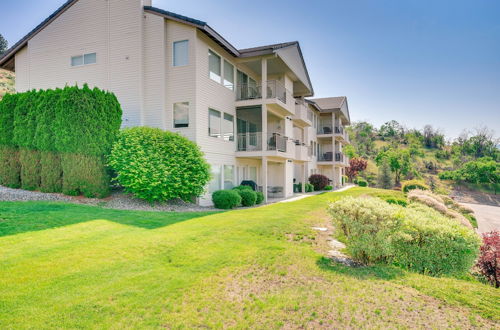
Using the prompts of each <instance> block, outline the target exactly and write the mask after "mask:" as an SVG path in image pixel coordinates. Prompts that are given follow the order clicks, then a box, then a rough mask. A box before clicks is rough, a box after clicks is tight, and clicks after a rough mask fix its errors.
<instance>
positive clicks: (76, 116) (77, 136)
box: [54, 85, 122, 156]
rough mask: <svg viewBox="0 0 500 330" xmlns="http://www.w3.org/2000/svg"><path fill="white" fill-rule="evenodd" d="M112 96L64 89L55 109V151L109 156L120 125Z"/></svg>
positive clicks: (120, 112)
mask: <svg viewBox="0 0 500 330" xmlns="http://www.w3.org/2000/svg"><path fill="white" fill-rule="evenodd" d="M121 116H122V111H121V107H120V104H119V103H118V100H117V99H116V97H115V96H114V94H111V93H108V92H104V91H101V90H99V89H97V88H94V89H90V88H89V87H88V86H87V85H84V86H83V88H78V87H77V86H75V87H65V88H64V90H63V91H62V93H61V97H60V99H59V102H57V107H56V120H55V122H54V133H55V144H56V148H57V150H58V151H59V152H68V153H77V154H85V155H95V156H102V155H106V154H108V153H109V151H110V150H111V147H112V145H113V143H114V141H115V139H116V136H117V134H118V132H119V129H120V126H121Z"/></svg>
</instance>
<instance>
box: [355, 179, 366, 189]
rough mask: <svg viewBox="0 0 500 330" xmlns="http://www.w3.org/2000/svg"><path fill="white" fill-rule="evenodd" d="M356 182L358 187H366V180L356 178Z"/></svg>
mask: <svg viewBox="0 0 500 330" xmlns="http://www.w3.org/2000/svg"><path fill="white" fill-rule="evenodd" d="M356 182H357V183H358V186H360V187H367V186H368V182H366V180H365V179H364V178H358V179H357V181H356Z"/></svg>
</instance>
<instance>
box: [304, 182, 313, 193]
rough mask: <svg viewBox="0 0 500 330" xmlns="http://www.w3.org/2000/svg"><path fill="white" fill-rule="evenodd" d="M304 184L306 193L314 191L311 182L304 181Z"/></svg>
mask: <svg viewBox="0 0 500 330" xmlns="http://www.w3.org/2000/svg"><path fill="white" fill-rule="evenodd" d="M305 186H306V193H308V192H313V191H314V186H313V185H312V184H310V183H306V185H305Z"/></svg>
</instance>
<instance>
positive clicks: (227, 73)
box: [224, 60, 234, 90]
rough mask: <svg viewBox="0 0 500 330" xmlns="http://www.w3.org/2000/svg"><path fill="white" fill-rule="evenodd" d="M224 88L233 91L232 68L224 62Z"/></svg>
mask: <svg viewBox="0 0 500 330" xmlns="http://www.w3.org/2000/svg"><path fill="white" fill-rule="evenodd" d="M224 86H226V87H227V88H229V89H230V90H234V66H233V65H232V64H231V63H229V62H228V61H226V60H224Z"/></svg>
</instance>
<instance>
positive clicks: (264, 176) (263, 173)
mask: <svg viewBox="0 0 500 330" xmlns="http://www.w3.org/2000/svg"><path fill="white" fill-rule="evenodd" d="M261 177H262V192H263V193H264V203H267V157H262V170H261Z"/></svg>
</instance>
